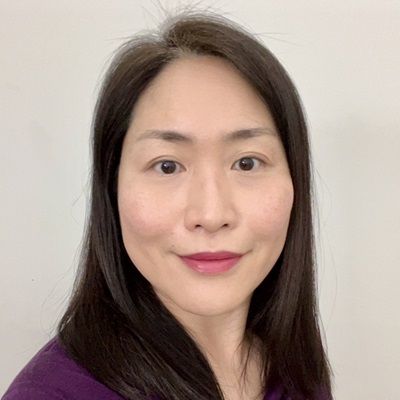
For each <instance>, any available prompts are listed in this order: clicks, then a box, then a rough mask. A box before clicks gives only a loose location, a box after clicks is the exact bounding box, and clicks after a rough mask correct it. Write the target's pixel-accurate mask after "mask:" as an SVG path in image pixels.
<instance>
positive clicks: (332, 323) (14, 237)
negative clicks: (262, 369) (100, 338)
mask: <svg viewBox="0 0 400 400" xmlns="http://www.w3.org/2000/svg"><path fill="white" fill-rule="evenodd" d="M162 3H163V4H164V5H165V6H167V7H168V8H170V9H172V6H173V5H174V4H177V3H178V2H173V1H170V2H166V1H163V2H162ZM180 3H183V2H180ZM206 5H212V6H213V9H214V10H216V11H218V10H219V11H220V12H221V13H223V14H225V16H227V17H229V18H231V19H233V20H235V21H236V22H239V23H240V24H242V25H244V26H245V27H247V28H248V29H249V30H250V31H252V32H253V33H256V34H257V35H258V36H259V37H260V38H261V39H262V40H263V41H264V43H265V44H266V45H267V46H268V47H269V48H270V49H271V50H272V51H273V52H274V54H275V55H276V56H277V57H278V58H279V60H280V61H281V62H282V63H283V65H284V66H285V68H286V69H287V71H288V72H289V74H290V75H291V77H292V78H293V80H294V82H295V84H296V86H297V88H298V90H299V92H300V95H301V97H302V99H303V103H304V106H305V110H306V113H307V118H308V124H309V128H310V137H311V142H312V151H313V159H314V167H315V176H316V186H317V194H318V196H317V202H318V208H319V221H320V222H319V228H318V227H317V232H318V240H317V244H318V248H317V250H318V259H319V267H318V283H319V293H320V298H319V299H320V307H321V318H322V321H323V327H324V329H325V335H326V341H327V348H328V352H329V357H330V360H331V363H332V366H333V369H334V372H335V378H334V383H335V396H336V398H337V399H343V400H358V399H362V400H376V399H379V400H398V399H400V386H399V384H398V376H399V373H400V341H399V338H400V321H399V311H398V309H399V306H400V294H399V290H398V286H399V282H400V272H399V266H400V257H399V239H400V211H399V204H400V190H399V183H400V161H399V154H400V132H399V127H400V101H399V93H400V78H399V73H400V54H399V53H400V44H399V43H400V33H399V32H400V28H399V26H400V2H399V1H369V0H363V1H356V0H337V1H335V2H333V1H329V2H328V1H315V0H313V1H311V0H293V1H287V0H282V1H266V0H259V1H255V0H252V1H251V2H250V1H249V2H245V1H239V0H230V1H225V2H222V1H219V2H217V1H214V2H211V1H208V2H207V1H203V2H200V6H206ZM161 18H162V16H161V13H160V12H159V9H158V8H157V7H156V6H155V2H151V1H145V0H143V1H129V0H125V1H123V0H115V1H100V0H90V1H89V0H86V1H84V2H81V1H77V0H68V1H66V0H57V1H50V0H41V1H13V2H12V1H6V0H2V1H0V46H1V52H0V57H1V62H0V68H1V74H0V115H1V133H0V154H1V158H0V176H1V182H0V187H1V198H0V216H1V220H0V223H1V230H0V245H1V254H2V263H1V274H0V296H1V297H0V319H1V320H0V346H1V347H0V349H1V358H0V393H3V392H4V391H5V389H6V388H7V387H8V385H9V384H10V383H11V380H12V379H13V378H14V377H15V375H16V374H17V373H18V372H19V370H20V369H21V368H22V367H23V366H24V365H25V364H26V363H27V362H28V361H29V360H30V358H31V357H32V356H33V355H34V354H35V353H36V352H37V351H38V350H39V348H40V347H41V346H43V345H44V344H45V343H46V342H47V340H48V339H49V338H50V337H51V336H52V335H53V334H54V331H55V326H56V323H57V321H58V319H59V318H60V317H61V315H62V312H63V311H64V310H65V307H66V304H67V299H68V296H69V293H70V290H71V288H72V282H73V278H74V274H75V271H76V265H77V257H78V254H79V249H80V245H81V239H82V233H83V227H84V222H85V209H86V201H87V195H88V179H89V175H88V173H89V168H90V165H89V135H90V123H91V118H92V112H93V106H94V102H95V99H96V95H97V91H98V87H99V84H100V82H101V77H102V74H103V73H104V71H105V68H106V67H107V65H108V63H109V61H110V57H111V53H112V51H113V50H115V49H116V48H117V46H118V45H119V44H121V43H122V42H123V41H124V40H125V39H126V38H127V37H128V36H129V35H132V34H134V33H136V32H138V31H139V30H142V29H148V28H150V29H151V28H153V27H155V26H156V24H157V23H158V22H159V21H160V19H161Z"/></svg>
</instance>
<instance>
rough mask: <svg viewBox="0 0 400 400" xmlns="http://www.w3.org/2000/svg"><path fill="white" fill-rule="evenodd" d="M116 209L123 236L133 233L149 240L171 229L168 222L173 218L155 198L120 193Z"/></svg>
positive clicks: (131, 193)
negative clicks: (117, 208) (117, 209)
mask: <svg viewBox="0 0 400 400" xmlns="http://www.w3.org/2000/svg"><path fill="white" fill-rule="evenodd" d="M118 207H119V214H120V222H121V229H122V233H123V234H124V233H125V234H126V235H128V234H133V233H134V234H137V235H140V236H141V237H142V238H143V239H149V240H150V239H152V238H155V237H157V236H159V235H165V234H166V232H168V230H170V229H171V225H170V221H173V218H172V217H171V216H170V214H169V213H168V212H166V208H165V205H163V204H162V203H161V202H160V201H157V200H156V198H155V196H147V195H146V194H144V193H141V192H135V193H134V194H133V192H125V191H121V192H120V193H119V194H118Z"/></svg>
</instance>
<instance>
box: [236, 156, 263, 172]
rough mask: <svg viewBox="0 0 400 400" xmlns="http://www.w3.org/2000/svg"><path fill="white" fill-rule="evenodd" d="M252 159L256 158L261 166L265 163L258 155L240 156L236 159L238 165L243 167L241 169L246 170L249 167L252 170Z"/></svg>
mask: <svg viewBox="0 0 400 400" xmlns="http://www.w3.org/2000/svg"><path fill="white" fill-rule="evenodd" d="M252 160H257V161H258V162H259V163H260V164H261V165H262V166H264V165H265V164H266V162H265V161H263V160H261V159H260V158H258V157H242V158H240V159H239V160H238V161H239V165H240V166H241V167H244V168H245V169H244V170H243V171H248V170H249V169H251V170H253V168H252V166H253V165H254V161H252Z"/></svg>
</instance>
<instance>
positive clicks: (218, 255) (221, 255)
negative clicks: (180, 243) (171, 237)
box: [181, 251, 242, 261]
mask: <svg viewBox="0 0 400 400" xmlns="http://www.w3.org/2000/svg"><path fill="white" fill-rule="evenodd" d="M241 255H242V254H240V253H233V252H231V251H218V252H209V251H204V252H201V253H194V254H187V255H183V256H181V257H184V258H190V259H192V260H200V261H212V260H225V259H228V258H237V257H240V256H241Z"/></svg>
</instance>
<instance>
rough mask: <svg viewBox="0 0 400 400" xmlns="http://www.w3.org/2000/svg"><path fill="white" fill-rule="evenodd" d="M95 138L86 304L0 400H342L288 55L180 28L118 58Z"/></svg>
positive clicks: (223, 26)
mask: <svg viewBox="0 0 400 400" xmlns="http://www.w3.org/2000/svg"><path fill="white" fill-rule="evenodd" d="M93 122H94V123H93V142H92V145H93V148H92V149H93V153H92V155H93V170H92V191H91V208H90V216H89V220H88V224H87V230H86V234H85V244H84V246H83V252H82V257H81V264H80V274H79V276H78V277H77V279H76V282H75V290H74V294H73V296H72V298H71V301H70V304H69V307H68V309H67V310H66V312H65V314H64V316H63V317H62V319H61V321H60V323H59V325H58V329H57V335H56V336H55V337H54V338H53V339H52V340H51V341H49V342H48V343H47V344H46V346H44V347H43V348H42V349H41V350H40V352H38V353H37V354H36V355H35V357H34V358H33V359H32V360H31V361H30V362H29V363H28V365H27V366H26V367H25V368H24V369H23V370H22V371H21V372H20V373H19V375H18V376H17V377H16V378H15V379H14V381H13V382H12V384H11V386H10V387H9V389H8V391H7V393H6V394H5V396H4V397H3V399H5V400H13V399H39V398H40V399H43V398H46V399H146V398H147V399H148V398H159V399H166V400H172V399H174V400H184V399H204V400H206V399H207V400H209V399H226V400H239V399H241V400H249V399H253V400H260V399H268V400H272V399H275V400H276V399H282V400H283V399H291V400H295V399H331V398H332V395H331V369H330V366H329V362H328V359H327V355H326V352H325V350H324V347H323V344H322V340H321V333H320V330H319V326H318V319H317V317H318V312H317V306H316V304H317V303H316V291H315V287H314V285H315V280H314V265H315V264H314V258H315V255H314V242H313V223H312V211H311V210H312V207H311V201H312V197H311V194H312V188H311V159H310V154H309V143H308V134H307V127H306V123H305V118H304V115H303V111H302V107H301V101H300V99H299V96H298V94H297V92H296V89H295V87H294V85H293V83H292V81H291V80H290V78H289V76H288V75H287V73H286V72H285V70H284V68H283V67H282V65H281V64H280V63H279V61H278V60H277V59H276V58H275V57H274V56H273V54H271V52H270V51H269V50H268V49H266V48H265V46H264V45H263V44H262V43H260V42H259V41H257V39H255V38H254V37H253V36H252V35H251V34H249V33H248V32H246V31H245V30H244V29H243V28H241V27H240V26H238V25H236V24H234V23H233V22H231V21H229V20H227V19H225V18H223V17H221V16H218V15H214V14H212V13H210V12H208V13H204V12H203V13H201V12H189V11H186V12H182V13H180V14H177V15H176V16H174V17H169V18H167V20H166V21H165V23H164V24H163V26H162V27H161V29H160V31H159V32H158V35H155V34H146V35H138V36H136V37H134V38H132V39H131V40H129V41H128V42H127V43H125V44H124V45H123V46H121V48H120V49H119V51H118V53H117V54H116V55H115V58H114V59H113V62H112V64H111V66H110V68H109V70H108V72H107V74H106V76H105V79H104V83H103V86H102V89H101V91H100V94H99V98H98V101H97V104H96V109H95V115H94V121H93Z"/></svg>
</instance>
